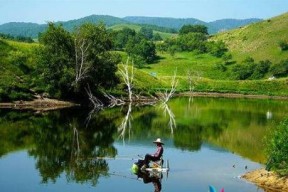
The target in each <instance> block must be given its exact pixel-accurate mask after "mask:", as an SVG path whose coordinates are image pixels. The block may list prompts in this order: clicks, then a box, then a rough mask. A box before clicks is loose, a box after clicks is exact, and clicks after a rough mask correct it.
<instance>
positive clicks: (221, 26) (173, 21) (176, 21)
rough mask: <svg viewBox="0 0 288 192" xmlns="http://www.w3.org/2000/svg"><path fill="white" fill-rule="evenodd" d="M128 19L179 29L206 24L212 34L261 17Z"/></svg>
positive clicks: (126, 18)
mask: <svg viewBox="0 0 288 192" xmlns="http://www.w3.org/2000/svg"><path fill="white" fill-rule="evenodd" d="M123 19H124V20H126V21H129V22H131V23H137V24H149V25H157V26H162V27H168V28H173V29H176V30H179V29H180V28H181V27H182V26H183V25H205V26H207V28H208V32H209V33H210V34H215V33H218V32H219V31H226V30H230V29H234V28H237V27H240V26H245V25H247V24H249V23H254V22H258V21H260V20H261V19H254V18H252V19H221V20H216V21H212V22H204V21H201V20H199V19H195V18H169V17H137V16H130V17H124V18H123Z"/></svg>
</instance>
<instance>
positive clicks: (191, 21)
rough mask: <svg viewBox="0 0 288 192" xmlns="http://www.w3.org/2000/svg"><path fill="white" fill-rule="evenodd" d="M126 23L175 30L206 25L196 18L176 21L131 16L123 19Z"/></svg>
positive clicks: (172, 19)
mask: <svg viewBox="0 0 288 192" xmlns="http://www.w3.org/2000/svg"><path fill="white" fill-rule="evenodd" d="M123 19H124V20H125V21H129V22H131V23H137V24H149V25H157V26H161V27H167V28H174V29H177V30H179V29H180V28H181V27H182V26H183V25H188V24H191V25H205V24H206V23H205V22H204V21H200V20H198V19H194V18H188V19H176V18H169V17H136V16H129V17H124V18H123Z"/></svg>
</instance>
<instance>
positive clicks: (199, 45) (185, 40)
mask: <svg viewBox="0 0 288 192" xmlns="http://www.w3.org/2000/svg"><path fill="white" fill-rule="evenodd" d="M206 40H207V37H206V35H204V34H203V33H188V34H184V35H181V36H180V37H179V40H178V45H179V47H180V49H181V50H182V51H197V52H199V53H205V51H206V46H205V42H206Z"/></svg>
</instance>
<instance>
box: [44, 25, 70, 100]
mask: <svg viewBox="0 0 288 192" xmlns="http://www.w3.org/2000/svg"><path fill="white" fill-rule="evenodd" d="M39 43H40V45H41V46H40V49H39V54H38V55H39V61H38V62H39V66H40V70H41V74H42V75H43V79H44V81H45V84H46V85H47V91H48V92H49V94H50V95H51V96H54V97H56V98H61V97H62V98H63V97H64V98H65V97H67V96H68V95H69V94H70V93H69V92H70V90H71V82H73V76H74V75H73V69H74V58H75V57H74V42H73V38H72V36H71V34H70V33H69V32H67V31H65V29H64V28H63V27H62V26H61V25H58V26H57V25H55V24H54V23H49V24H48V29H47V31H45V32H44V33H42V34H41V35H40V38H39Z"/></svg>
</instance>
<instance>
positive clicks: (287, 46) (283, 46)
mask: <svg viewBox="0 0 288 192" xmlns="http://www.w3.org/2000/svg"><path fill="white" fill-rule="evenodd" d="M279 46H280V48H281V50H282V51H286V50H288V43H287V42H285V41H281V42H280V43H279Z"/></svg>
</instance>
